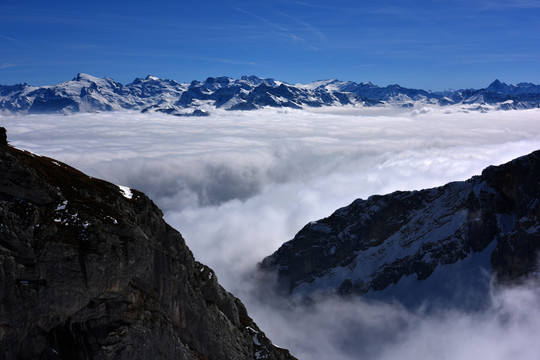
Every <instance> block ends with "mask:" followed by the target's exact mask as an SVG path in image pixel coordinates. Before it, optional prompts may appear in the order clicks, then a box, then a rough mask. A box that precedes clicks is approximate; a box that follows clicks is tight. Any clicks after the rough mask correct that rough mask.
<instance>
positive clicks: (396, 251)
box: [260, 151, 540, 296]
mask: <svg viewBox="0 0 540 360" xmlns="http://www.w3.org/2000/svg"><path fill="white" fill-rule="evenodd" d="M539 179H540V151H537V152H534V153H532V154H530V155H527V156H524V157H521V158H518V159H516V160H514V161H511V162H509V163H507V164H504V165H501V166H496V167H495V166H493V167H489V168H487V169H485V170H484V171H483V172H482V175H481V176H476V177H473V178H472V179H470V180H468V181H464V182H455V183H450V184H447V185H445V186H442V187H439V188H433V189H428V190H422V191H413V192H395V193H392V194H388V195H384V196H372V197H370V198H369V199H367V200H362V199H358V200H355V201H354V202H353V203H352V204H351V205H349V206H347V207H344V208H341V209H339V210H337V211H336V212H335V213H334V214H332V215H331V216H330V217H328V218H325V219H322V220H319V221H316V222H312V223H310V224H308V225H306V226H305V227H304V228H303V229H302V230H301V231H300V232H299V233H298V234H297V235H296V236H295V237H294V239H293V240H291V241H289V242H287V243H285V244H284V245H283V246H282V247H281V248H280V249H279V250H278V251H276V252H275V253H274V254H273V255H271V256H269V257H267V258H265V259H264V260H263V262H262V263H261V264H260V267H261V269H262V270H265V271H277V273H278V278H279V285H280V287H281V290H282V291H284V292H285V293H299V294H303V295H308V296H309V295H310V294H313V293H316V292H318V291H330V292H339V293H341V294H349V293H355V294H366V293H368V292H376V291H380V290H383V289H386V288H387V287H389V286H390V285H393V284H397V283H398V282H400V281H401V280H402V279H404V278H407V277H411V276H413V277H414V278H416V279H417V280H424V279H428V278H429V277H430V276H431V275H432V274H433V273H434V271H435V270H436V269H443V268H444V267H445V266H447V265H451V264H456V263H457V262H459V261H462V260H465V259H467V258H469V257H470V256H471V255H473V254H476V253H481V252H483V251H490V254H488V255H489V256H486V258H488V259H489V258H491V261H490V262H487V264H486V266H487V267H488V269H487V270H491V271H492V272H493V274H494V275H495V276H496V279H497V280H498V281H499V282H516V281H520V279H523V278H524V277H525V276H527V275H530V274H533V273H535V272H536V271H537V269H536V264H537V253H538V251H539V250H540V180H539ZM479 275H480V274H477V273H475V274H465V275H464V276H473V277H474V276H479Z"/></svg>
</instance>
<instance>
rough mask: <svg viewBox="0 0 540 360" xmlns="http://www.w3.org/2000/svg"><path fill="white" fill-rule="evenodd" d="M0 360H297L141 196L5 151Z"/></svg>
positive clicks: (0, 210) (0, 149)
mask: <svg viewBox="0 0 540 360" xmlns="http://www.w3.org/2000/svg"><path fill="white" fill-rule="evenodd" d="M0 358H1V359H130V360H132V359H214V360H221V359H293V357H292V356H291V355H290V354H289V352H288V351H286V350H283V349H279V348H277V347H275V346H273V345H272V344H271V342H270V340H268V339H267V338H266V336H265V335H264V333H263V332H262V331H261V330H260V329H259V328H258V327H257V325H256V324H255V323H254V322H253V321H252V319H251V318H250V317H249V315H248V313H247V311H246V309H245V308H244V306H243V304H242V303H241V302H240V300H239V299H237V298H235V297H234V296H233V295H231V294H230V293H228V292H227V291H226V290H224V289H223V288H222V287H221V286H220V285H219V284H218V281H217V278H216V276H215V274H214V272H213V271H212V270H211V269H210V268H208V267H207V266H205V265H203V264H201V263H199V262H197V261H195V260H194V258H193V255H192V253H191V252H190V250H189V249H188V247H187V246H186V244H185V242H184V239H183V238H182V236H181V235H180V233H178V232H177V231H176V230H175V229H173V228H171V227H170V226H169V225H168V224H166V223H165V221H164V220H163V219H162V213H161V211H160V210H159V209H158V208H157V207H156V206H155V205H154V203H153V202H152V201H151V200H150V199H148V198H147V197H146V196H145V195H144V194H143V193H140V192H138V191H136V190H132V189H127V188H123V187H119V186H116V185H114V184H111V183H108V182H106V181H102V180H98V179H95V178H91V177H88V176H86V175H84V174H83V173H81V172H79V171H77V170H75V169H73V168H71V167H69V166H67V165H66V164H63V163H61V162H58V161H55V160H53V159H50V158H46V157H40V156H37V155H33V154H30V153H28V152H25V151H21V150H18V149H16V148H12V147H9V146H6V144H3V145H0Z"/></svg>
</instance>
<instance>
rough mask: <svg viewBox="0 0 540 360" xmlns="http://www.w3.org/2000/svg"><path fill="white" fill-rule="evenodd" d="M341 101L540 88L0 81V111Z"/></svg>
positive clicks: (520, 93) (431, 99) (486, 98)
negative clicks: (38, 84) (12, 83)
mask: <svg viewBox="0 0 540 360" xmlns="http://www.w3.org/2000/svg"><path fill="white" fill-rule="evenodd" d="M92 84H94V85H92ZM96 90H97V91H96ZM341 105H352V106H362V107H368V106H385V107H387V106H393V107H408V108H415V107H425V106H426V105H427V106H433V105H439V106H449V105H452V106H454V105H458V106H459V105H461V106H463V107H464V110H466V111H469V110H475V109H476V110H478V109H482V110H485V109H486V106H489V107H490V108H493V109H495V110H499V109H504V110H508V109H530V108H536V107H539V106H540V86H539V85H534V84H531V83H522V84H519V85H512V86H508V85H506V84H505V83H502V82H500V81H499V80H495V81H494V82H493V83H492V84H490V86H489V87H488V88H486V89H479V90H475V89H467V90H447V91H444V92H431V91H425V90H421V89H410V88H404V87H402V86H400V85H398V84H394V85H388V86H386V87H380V86H377V85H374V84H372V83H371V82H366V83H355V82H353V81H341V80H337V79H335V78H331V79H326V80H319V81H314V82H311V83H308V84H295V85H290V84H287V83H285V82H281V81H277V80H274V79H271V78H260V77H258V76H255V75H249V76H242V77H241V78H240V79H233V78H230V77H227V76H218V77H208V78H207V79H206V80H204V81H198V80H194V81H192V82H191V83H178V82H176V81H174V80H164V79H160V78H158V77H156V76H153V75H148V76H146V78H136V79H135V80H134V81H133V82H132V83H129V84H127V85H122V84H120V83H116V82H115V81H114V80H112V79H110V78H104V79H103V78H98V77H94V76H92V75H89V74H85V73H79V74H77V76H76V77H75V78H74V79H72V80H71V81H66V82H63V83H61V84H58V85H54V86H48V87H33V86H29V85H26V84H24V85H20V86H2V85H0V110H4V111H11V112H25V113H73V112H86V111H90V112H92V111H109V110H115V111H118V110H136V111H143V112H148V111H157V112H163V113H167V114H173V115H180V116H184V115H185V114H186V111H185V109H188V110H190V111H191V112H193V111H194V110H201V111H205V112H207V111H208V107H209V106H210V107H211V106H214V107H216V108H223V109H226V110H253V109H260V108H263V107H285V108H307V107H322V106H341ZM474 105H482V107H478V106H474Z"/></svg>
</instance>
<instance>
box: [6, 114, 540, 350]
mask: <svg viewBox="0 0 540 360" xmlns="http://www.w3.org/2000/svg"><path fill="white" fill-rule="evenodd" d="M538 118H540V111H539V110H527V111H508V112H488V113H477V112H471V113H463V112H457V111H455V112H453V111H452V108H445V109H444V111H442V110H440V109H439V108H437V109H423V110H422V111H415V112H411V110H400V111H396V110H388V109H377V110H374V109H356V108H347V107H344V108H326V109H315V110H313V109H312V110H309V111H303V110H287V111H284V110H277V109H267V110H258V111H250V112H221V111H215V112H214V113H213V115H212V116H210V117H207V118H179V117H173V116H168V115H160V114H139V113H125V112H123V113H101V114H76V115H70V116H60V115H28V116H4V117H0V121H1V123H2V126H4V127H6V128H7V130H8V140H9V141H10V142H11V144H12V145H14V146H17V147H20V148H23V149H27V150H30V151H33V152H36V153H38V154H41V155H47V156H51V157H54V158H57V159H59V160H61V161H64V162H66V163H68V164H70V165H72V166H74V167H77V168H79V169H80V170H82V171H84V172H86V173H88V174H90V175H92V176H96V177H100V178H104V179H107V180H109V181H112V182H115V183H117V184H121V185H126V186H130V187H132V188H136V189H139V190H141V191H144V192H146V193H147V194H148V195H149V196H150V197H151V198H153V199H154V201H155V202H156V203H157V204H158V206H160V207H161V208H162V209H163V210H164V212H165V218H166V220H167V221H168V222H169V223H170V224H171V225H173V226H174V227H175V228H177V229H178V230H179V231H180V232H181V233H182V234H183V235H184V237H185V238H186V242H187V243H188V245H189V247H190V248H191V249H192V251H193V252H194V254H195V257H196V258H197V259H198V260H200V261H202V262H203V263H205V264H207V265H209V266H211V267H212V268H213V269H214V270H215V271H216V273H217V275H218V276H219V279H220V282H221V283H222V284H223V285H224V286H225V287H226V288H227V289H228V290H229V291H232V292H233V293H235V294H237V295H239V296H240V297H241V298H242V300H243V301H244V302H245V303H247V306H248V309H249V311H250V313H251V314H252V315H253V316H254V317H255V319H256V320H257V321H258V323H259V325H260V326H261V327H262V328H263V329H265V331H266V332H267V335H269V336H270V338H272V339H273V340H274V341H275V342H276V343H277V344H280V345H282V346H285V347H287V348H289V349H291V350H292V352H293V353H294V354H295V355H297V356H299V357H301V358H304V359H308V358H309V359H328V358H340V359H349V358H350V359H353V358H359V357H360V358H363V357H365V358H379V359H391V358H396V357H397V356H398V355H401V356H405V358H406V359H407V358H409V357H411V358H412V357H415V358H434V357H436V358H441V359H446V358H448V359H450V358H473V357H474V356H473V355H474V354H477V353H478V352H480V351H485V353H486V354H488V355H493V356H492V357H491V358H495V359H498V358H500V359H503V358H505V357H504V356H503V355H507V357H506V358H508V356H510V354H515V356H517V357H514V355H512V357H513V358H523V359H525V358H527V357H526V355H529V353H528V352H527V351H529V350H536V351H538V350H539V349H538V348H535V347H534V346H532V345H531V346H529V348H526V347H525V345H524V343H523V342H524V341H525V340H526V339H529V340H531V339H530V338H526V337H524V336H526V333H527V332H530V333H532V334H534V333H536V334H537V333H538V330H540V329H538V327H537V325H535V324H540V321H536V322H533V321H532V320H535V319H538V320H540V317H538V318H537V316H538V307H537V306H536V305H535V304H534V300H536V299H539V298H538V296H537V295H538V292H536V291H535V290H524V289H514V290H512V291H508V292H504V293H497V294H496V295H494V297H493V304H494V305H493V306H491V308H490V309H488V310H486V311H485V312H481V313H475V314H466V313H463V312H459V311H458V310H450V309H446V310H444V309H441V311H440V312H439V313H437V314H422V313H417V312H411V311H410V310H405V309H403V308H401V307H399V306H396V305H389V304H373V303H365V302H361V301H356V300H355V301H352V300H347V301H344V300H340V299H326V300H324V301H321V302H320V303H318V304H316V305H314V306H312V307H309V308H305V307H303V306H297V305H294V304H290V303H281V302H279V301H277V300H276V301H275V302H274V305H272V306H270V305H268V304H262V303H261V302H260V299H258V298H257V297H256V296H254V293H253V292H251V291H249V289H250V288H251V286H250V284H249V283H246V281H245V279H246V278H249V277H247V276H246V274H249V273H250V272H251V271H252V270H253V268H254V266H255V264H256V263H257V262H258V261H260V260H261V259H262V258H263V257H264V256H267V255H269V254H271V253H272V252H273V251H275V250H276V249H277V248H278V247H279V246H280V245H281V244H282V243H283V242H285V241H287V240H289V239H291V238H292V237H293V236H294V234H295V233H296V232H297V231H298V230H300V228H301V227H302V226H304V225H305V224H306V223H307V222H309V221H312V220H316V219H319V218H322V217H325V216H328V215H330V214H331V213H332V212H333V211H334V210H336V209H337V208H339V207H341V206H345V205H348V204H349V203H350V202H352V201H353V200H354V199H355V198H358V197H362V198H366V197H368V196H370V195H372V194H384V193H388V192H391V191H395V190H413V189H421V188H426V187H432V186H438V185H442V184H444V183H447V182H449V181H454V180H465V179H467V178H469V177H470V176H472V175H475V174H479V173H480V172H481V170H482V169H483V168H485V167H486V166H488V165H492V164H500V163H503V162H506V161H508V160H511V159H513V158H515V157H517V156H521V155H525V154H527V153H529V152H531V151H533V150H537V149H539V148H540V122H538ZM275 303H279V304H280V306H277V307H276V306H275ZM535 306H536V307H535ZM525 313H527V314H529V315H530V317H527V316H525V315H524V314H525ZM505 314H506V315H505ZM473 330H474V334H472V333H471V331H473ZM445 334H446V335H445ZM465 335H468V336H465ZM501 337H504V339H505V341H497V339H500V338H501ZM471 339H473V340H474V341H473V340H471ZM531 341H532V342H533V343H535V340H534V341H533V340H531ZM438 354H440V355H441V356H438ZM482 357H486V356H482ZM487 357H490V356H487Z"/></svg>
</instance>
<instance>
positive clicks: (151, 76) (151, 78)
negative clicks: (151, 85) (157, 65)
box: [145, 75, 161, 81]
mask: <svg viewBox="0 0 540 360" xmlns="http://www.w3.org/2000/svg"><path fill="white" fill-rule="evenodd" d="M145 80H154V81H158V80H161V79H160V78H158V77H157V76H154V75H147V76H146V78H145Z"/></svg>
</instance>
